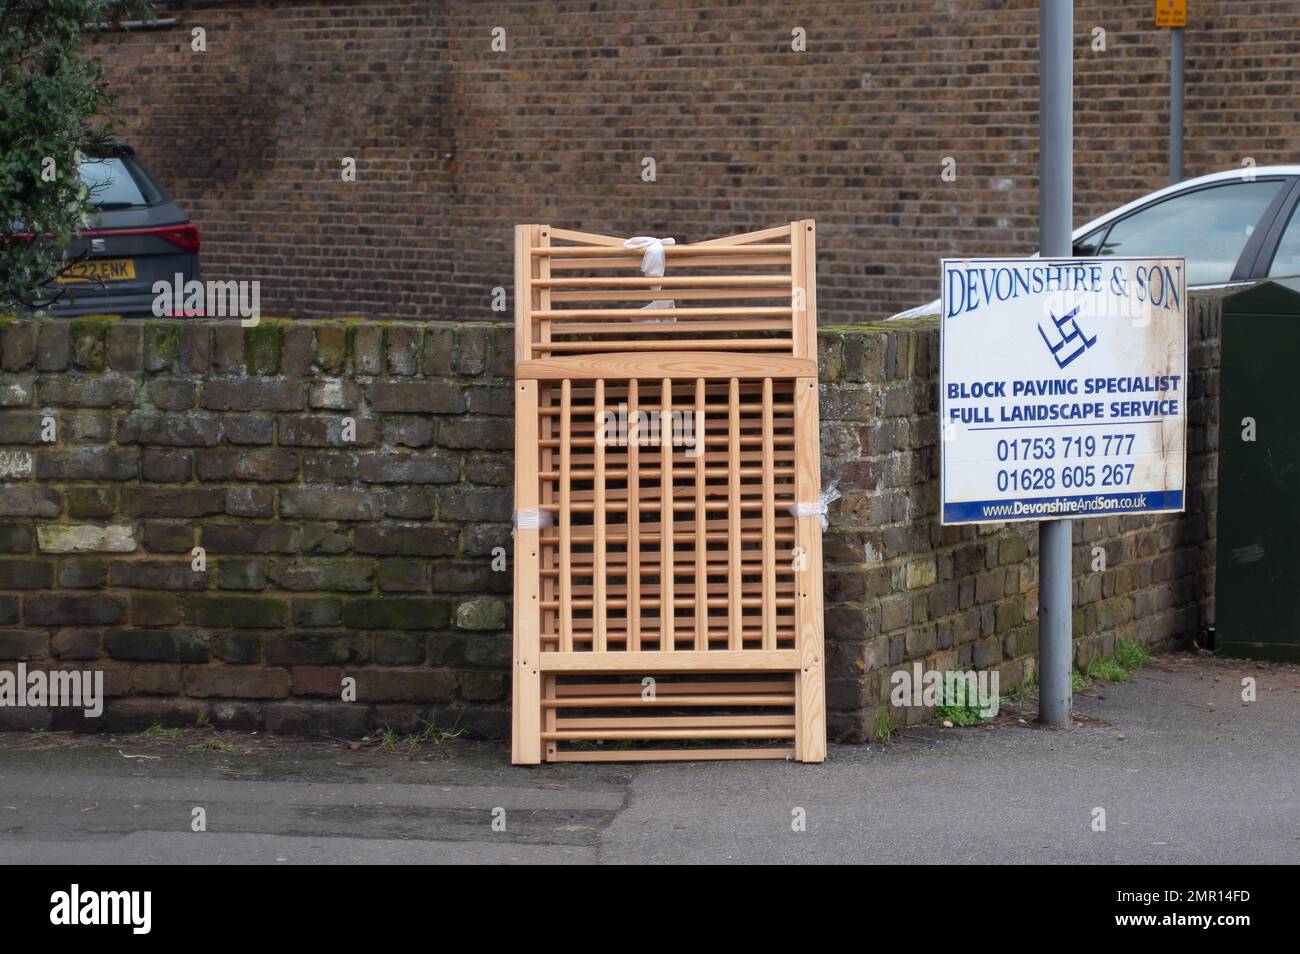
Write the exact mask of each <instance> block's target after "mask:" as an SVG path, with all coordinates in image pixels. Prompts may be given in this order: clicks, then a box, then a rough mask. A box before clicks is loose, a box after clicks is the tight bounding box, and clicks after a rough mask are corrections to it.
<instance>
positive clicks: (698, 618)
mask: <svg viewBox="0 0 1300 954" xmlns="http://www.w3.org/2000/svg"><path fill="white" fill-rule="evenodd" d="M704 399H705V389H704V379H703V378H696V379H695V420H694V421H692V422H691V426H692V427H693V428H694V429H695V430H694V434H695V446H694V447H693V448H692V449H691V451H692V453H694V454H695V455H696V457H695V648H696V649H701V650H702V649H708V648H709V587H708V583H709V574H708V557H709V553H708V545H707V541H706V540H705V539H704V536H705V533H706V532H707V529H708V528H707V527H706V525H705V522H706V518H707V517H708V512H707V511H706V510H705V507H704V486H705V477H704V456H705V453H706V452H707V448H708V443H707V440H706V434H705V429H706V425H705V418H704Z"/></svg>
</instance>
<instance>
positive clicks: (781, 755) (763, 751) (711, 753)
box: [548, 748, 794, 762]
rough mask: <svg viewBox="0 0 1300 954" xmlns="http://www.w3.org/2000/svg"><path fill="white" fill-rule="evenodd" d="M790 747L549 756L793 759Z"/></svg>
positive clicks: (610, 759)
mask: <svg viewBox="0 0 1300 954" xmlns="http://www.w3.org/2000/svg"><path fill="white" fill-rule="evenodd" d="M792 758H794V749H793V748H779V749H778V748H752V749H617V750H613V751H608V750H607V751H596V750H592V749H583V750H580V751H576V752H575V751H571V750H567V749H566V750H562V751H559V752H556V753H554V754H553V755H550V756H548V761H551V762H699V761H716V760H719V759H792Z"/></svg>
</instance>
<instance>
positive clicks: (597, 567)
mask: <svg viewBox="0 0 1300 954" xmlns="http://www.w3.org/2000/svg"><path fill="white" fill-rule="evenodd" d="M594 403H595V407H594V409H593V411H594V416H593V418H592V421H593V425H594V426H593V427H592V434H593V435H594V437H595V441H594V443H595V445H596V446H595V448H594V451H595V461H596V465H595V475H594V486H593V496H594V498H595V507H594V510H595V512H594V515H593V521H594V526H593V527H592V531H593V534H592V535H593V538H594V540H593V552H592V567H593V576H592V580H591V583H592V587H593V588H594V590H595V599H594V600H593V603H594V604H595V605H594V606H593V608H592V622H591V648H592V651H593V652H598V653H603V652H604V651H605V649H606V648H607V646H608V643H607V641H606V638H605V636H606V633H605V625H606V623H605V598H606V580H605V441H606V440H607V439H608V436H607V435H606V434H605V433H604V410H605V382H604V381H603V380H599V379H598V380H597V381H596V400H595V402H594Z"/></svg>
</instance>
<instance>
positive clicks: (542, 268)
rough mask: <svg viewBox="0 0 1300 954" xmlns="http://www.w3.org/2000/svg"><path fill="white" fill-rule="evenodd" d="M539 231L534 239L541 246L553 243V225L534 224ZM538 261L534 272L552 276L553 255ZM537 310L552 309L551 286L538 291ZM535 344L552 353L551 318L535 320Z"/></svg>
mask: <svg viewBox="0 0 1300 954" xmlns="http://www.w3.org/2000/svg"><path fill="white" fill-rule="evenodd" d="M533 228H535V229H536V230H537V231H536V232H535V233H534V238H533V241H534V243H535V244H536V245H537V246H538V247H539V248H545V247H547V246H549V245H550V244H551V227H550V226H549V225H535V226H533ZM536 258H537V263H536V264H535V265H534V266H533V270H534V273H535V274H536V276H537V277H538V278H539V279H540V278H550V277H551V257H550V256H549V255H538V256H536ZM537 310H538V311H541V312H547V311H550V310H551V289H550V287H549V286H546V285H542V286H541V287H540V289H539V290H538V292H537ZM533 324H534V326H535V327H534V330H533V346H534V350H535V351H541V352H542V353H543V354H550V353H551V352H550V349H549V348H547V347H546V346H547V345H548V344H550V343H551V319H549V318H544V319H542V320H541V321H534V322H533Z"/></svg>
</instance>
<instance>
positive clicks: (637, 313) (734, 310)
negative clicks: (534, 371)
mask: <svg viewBox="0 0 1300 954" xmlns="http://www.w3.org/2000/svg"><path fill="white" fill-rule="evenodd" d="M792 314H794V309H793V308H788V307H785V308H783V307H779V306H769V305H763V306H758V305H755V306H754V307H752V308H749V307H745V306H743V305H713V306H704V307H701V308H552V309H550V310H547V311H541V310H538V311H535V312H533V320H535V321H539V320H542V319H546V318H642V319H645V318H747V317H753V318H781V317H788V316H790V315H792ZM655 330H656V331H661V332H669V331H673V330H674V329H673V328H665V327H663V324H662V323H660V326H659V327H658V328H656V329H655Z"/></svg>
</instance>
